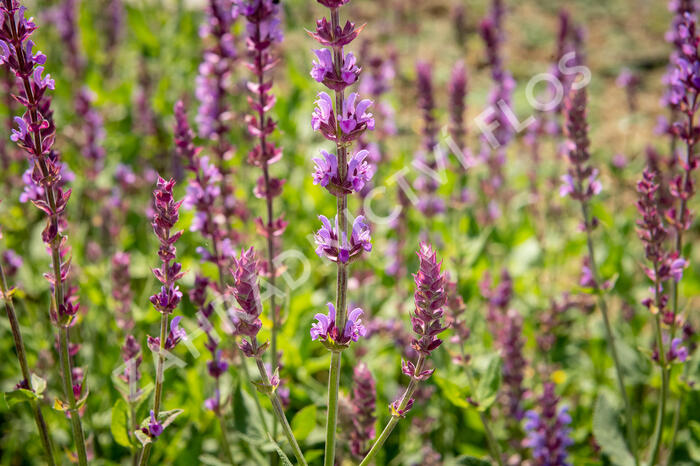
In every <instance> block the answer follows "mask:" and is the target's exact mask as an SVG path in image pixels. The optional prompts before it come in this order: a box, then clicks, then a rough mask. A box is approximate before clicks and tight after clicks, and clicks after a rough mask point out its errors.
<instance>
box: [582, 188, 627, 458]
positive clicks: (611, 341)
mask: <svg viewBox="0 0 700 466" xmlns="http://www.w3.org/2000/svg"><path fill="white" fill-rule="evenodd" d="M581 211H582V214H583V219H584V225H585V228H586V246H587V248H588V257H589V260H590V268H591V273H592V275H593V281H594V282H595V285H594V289H595V292H596V295H597V297H598V307H599V308H600V313H601V314H602V316H603V323H604V324H605V338H606V341H607V345H608V348H609V349H610V355H611V356H612V360H613V364H614V365H615V374H616V376H617V385H618V389H619V391H620V396H622V401H623V404H624V406H625V418H626V419H625V424H626V429H627V441H628V442H629V445H630V449H631V450H632V456H633V458H634V464H635V466H636V465H638V464H639V458H638V451H637V434H636V432H635V428H634V424H633V421H634V416H633V413H632V404H631V403H630V400H629V397H628V396H627V390H626V389H625V381H624V376H623V373H622V365H621V364H620V358H619V357H618V355H617V347H616V346H615V335H614V334H613V331H612V326H611V324H610V316H609V313H608V305H607V302H606V301H605V298H604V297H603V290H601V288H600V277H599V273H598V266H597V265H596V259H595V250H594V247H593V237H592V235H591V230H592V225H591V217H590V213H589V211H588V203H587V202H586V201H582V202H581Z"/></svg>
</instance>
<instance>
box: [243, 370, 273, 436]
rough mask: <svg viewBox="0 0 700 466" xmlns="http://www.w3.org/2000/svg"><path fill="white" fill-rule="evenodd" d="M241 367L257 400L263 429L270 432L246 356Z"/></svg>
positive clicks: (256, 406) (256, 405) (256, 403)
mask: <svg viewBox="0 0 700 466" xmlns="http://www.w3.org/2000/svg"><path fill="white" fill-rule="evenodd" d="M240 367H241V369H242V370H243V376H244V377H245V379H246V380H247V381H248V388H249V389H250V390H251V395H252V396H253V399H254V400H255V408H256V410H257V411H258V416H260V422H261V423H262V426H263V429H264V430H265V432H270V429H269V428H268V427H267V421H266V420H265V415H264V413H263V409H262V405H261V404H260V399H259V398H258V393H257V391H256V390H255V388H254V387H253V379H252V378H251V377H250V371H248V366H247V365H246V363H245V358H241V364H240ZM265 375H267V372H266V373H265Z"/></svg>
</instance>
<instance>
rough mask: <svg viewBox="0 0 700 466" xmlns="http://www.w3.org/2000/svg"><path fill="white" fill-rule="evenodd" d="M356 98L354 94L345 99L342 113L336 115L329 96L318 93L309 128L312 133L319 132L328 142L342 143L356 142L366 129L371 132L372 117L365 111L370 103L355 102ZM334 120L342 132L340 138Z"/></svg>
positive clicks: (366, 100)
mask: <svg viewBox="0 0 700 466" xmlns="http://www.w3.org/2000/svg"><path fill="white" fill-rule="evenodd" d="M358 97H359V94H357V93H356V92H353V93H350V94H349V95H348V96H347V97H345V99H344V100H343V106H342V111H341V113H340V115H336V114H335V111H334V110H333V101H332V100H331V96H329V95H328V94H327V93H325V92H319V94H318V100H316V109H315V110H314V113H313V115H312V117H311V127H312V128H313V129H314V131H320V132H321V133H322V134H323V136H324V137H325V138H326V139H328V140H329V141H333V142H343V143H347V142H352V141H354V140H356V139H357V138H359V137H360V136H361V135H362V133H364V132H365V131H366V130H368V129H369V130H373V129H374V117H373V115H372V114H371V113H369V112H368V111H367V110H368V109H369V107H370V106H371V105H372V101H371V100H369V99H364V100H360V101H359V102H357V99H358ZM336 119H337V121H338V122H339V125H340V129H341V130H342V132H341V134H340V136H339V135H338V134H337V126H336Z"/></svg>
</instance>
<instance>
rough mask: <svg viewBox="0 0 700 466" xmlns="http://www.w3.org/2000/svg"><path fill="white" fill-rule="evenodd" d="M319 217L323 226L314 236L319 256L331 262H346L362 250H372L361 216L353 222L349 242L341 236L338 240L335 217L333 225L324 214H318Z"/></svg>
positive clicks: (367, 230)
mask: <svg viewBox="0 0 700 466" xmlns="http://www.w3.org/2000/svg"><path fill="white" fill-rule="evenodd" d="M319 219H320V220H321V223H322V224H323V227H322V228H321V229H320V230H318V232H316V235H315V236H314V240H315V241H316V245H317V248H316V254H318V256H319V257H323V256H325V257H327V258H328V260H330V261H331V262H342V263H346V262H348V261H350V260H351V259H354V258H355V257H356V256H358V255H359V254H361V253H362V251H363V250H364V251H366V252H369V251H371V250H372V243H371V236H370V230H369V226H368V225H367V224H366V223H364V221H365V218H364V217H363V216H361V215H360V216H358V217H357V218H355V221H354V222H353V226H352V235H351V237H350V243H348V240H347V238H343V239H342V242H341V241H339V238H338V231H339V230H338V218H337V217H336V218H335V227H333V226H331V222H330V221H329V220H328V218H326V217H325V216H323V215H320V216H319ZM341 243H342V244H341Z"/></svg>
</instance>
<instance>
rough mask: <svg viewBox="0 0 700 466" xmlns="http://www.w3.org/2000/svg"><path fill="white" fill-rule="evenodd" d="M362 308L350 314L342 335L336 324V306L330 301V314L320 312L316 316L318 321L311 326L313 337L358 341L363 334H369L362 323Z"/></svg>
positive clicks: (343, 342)
mask: <svg viewBox="0 0 700 466" xmlns="http://www.w3.org/2000/svg"><path fill="white" fill-rule="evenodd" d="M362 314H363V311H362V309H360V308H359V307H358V308H355V309H353V310H352V311H351V312H350V314H349V315H348V321H347V323H346V324H345V330H344V331H343V334H342V335H340V332H339V330H338V328H337V327H336V325H335V306H334V305H333V304H332V303H328V315H325V314H321V313H318V314H316V315H315V316H314V318H315V319H316V321H317V322H316V323H314V324H313V325H312V326H311V331H310V334H311V339H312V340H319V339H320V340H321V341H325V340H327V339H331V340H333V341H335V342H336V343H340V344H345V343H349V342H350V341H357V340H359V338H360V337H361V336H362V337H363V336H365V335H366V334H367V329H366V328H365V326H364V325H363V324H362V319H361V317H362Z"/></svg>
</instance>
